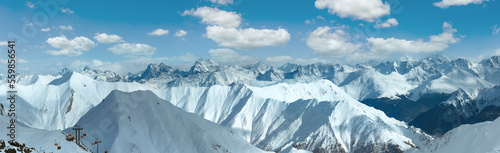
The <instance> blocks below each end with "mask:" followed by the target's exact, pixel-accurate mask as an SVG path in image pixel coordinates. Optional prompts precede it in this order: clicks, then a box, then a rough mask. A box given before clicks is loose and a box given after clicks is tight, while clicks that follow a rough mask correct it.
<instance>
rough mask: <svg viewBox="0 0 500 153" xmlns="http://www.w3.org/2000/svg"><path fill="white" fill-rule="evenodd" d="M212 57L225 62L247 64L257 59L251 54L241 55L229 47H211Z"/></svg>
mask: <svg viewBox="0 0 500 153" xmlns="http://www.w3.org/2000/svg"><path fill="white" fill-rule="evenodd" d="M208 53H209V54H210V58H211V59H213V60H215V61H217V62H219V63H225V64H238V65H247V64H252V63H255V59H254V58H253V57H250V56H246V55H240V54H238V53H237V52H235V51H234V50H231V49H227V48H219V49H211V50H210V51H208Z"/></svg>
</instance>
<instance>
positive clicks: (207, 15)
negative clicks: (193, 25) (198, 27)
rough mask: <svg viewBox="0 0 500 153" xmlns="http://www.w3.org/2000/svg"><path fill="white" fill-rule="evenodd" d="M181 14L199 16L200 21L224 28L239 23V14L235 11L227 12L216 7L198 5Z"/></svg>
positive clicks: (238, 24)
mask: <svg viewBox="0 0 500 153" xmlns="http://www.w3.org/2000/svg"><path fill="white" fill-rule="evenodd" d="M181 15H182V16H186V15H190V16H195V17H199V18H201V22H202V23H205V24H209V25H218V26H222V27H225V28H236V27H238V26H240V24H241V15H240V14H237V13H236V12H227V11H224V10H219V9H218V8H211V7H206V6H204V7H199V8H197V9H196V10H195V9H191V10H186V11H184V12H183V13H182V14H181Z"/></svg>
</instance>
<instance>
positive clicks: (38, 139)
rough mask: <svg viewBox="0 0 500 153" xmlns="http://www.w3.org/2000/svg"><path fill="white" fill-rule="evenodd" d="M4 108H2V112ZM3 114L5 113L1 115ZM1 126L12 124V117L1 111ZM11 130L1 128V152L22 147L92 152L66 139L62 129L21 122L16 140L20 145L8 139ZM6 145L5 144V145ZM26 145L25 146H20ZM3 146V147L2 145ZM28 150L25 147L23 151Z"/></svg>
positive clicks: (53, 150) (33, 150)
mask: <svg viewBox="0 0 500 153" xmlns="http://www.w3.org/2000/svg"><path fill="white" fill-rule="evenodd" d="M2 111H4V110H1V109H0V112H2ZM1 114H3V115H1ZM0 126H1V127H2V128H6V127H9V126H10V118H8V117H7V115H6V114H5V113H0ZM8 132H10V131H9V130H4V129H2V130H0V152H3V151H5V152H7V151H6V150H7V149H16V150H17V149H21V148H28V149H27V150H30V151H31V152H47V153H48V152H67V153H90V151H88V150H85V149H83V148H81V147H79V146H77V145H76V144H75V143H74V142H70V141H67V140H66V135H65V134H64V133H63V132H62V131H61V130H54V131H50V130H42V129H34V128H29V127H25V126H23V125H21V124H17V125H16V133H15V139H16V140H15V142H17V143H19V144H20V145H19V146H16V145H11V144H9V143H8V141H10V140H11V138H10V137H9V136H7V134H8ZM55 143H57V144H58V146H61V149H57V146H56V145H54V144H55ZM3 145H5V146H3ZM22 145H24V146H25V147H20V146H22ZM2 146H3V147H2ZM27 150H24V149H23V152H24V151H26V152H28V151H27Z"/></svg>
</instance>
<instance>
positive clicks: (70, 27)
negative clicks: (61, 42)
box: [59, 25, 73, 30]
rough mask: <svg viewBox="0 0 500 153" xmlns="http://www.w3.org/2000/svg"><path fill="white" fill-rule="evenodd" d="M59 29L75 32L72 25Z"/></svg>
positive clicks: (61, 26)
mask: <svg viewBox="0 0 500 153" xmlns="http://www.w3.org/2000/svg"><path fill="white" fill-rule="evenodd" d="M59 29H61V30H73V27H72V26H71V25H67V26H63V25H60V26H59Z"/></svg>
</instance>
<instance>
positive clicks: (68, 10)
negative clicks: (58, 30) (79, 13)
mask: <svg viewBox="0 0 500 153" xmlns="http://www.w3.org/2000/svg"><path fill="white" fill-rule="evenodd" d="M61 12H63V13H68V14H73V13H75V12H74V11H73V10H70V9H69V8H62V7H61Z"/></svg>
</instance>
